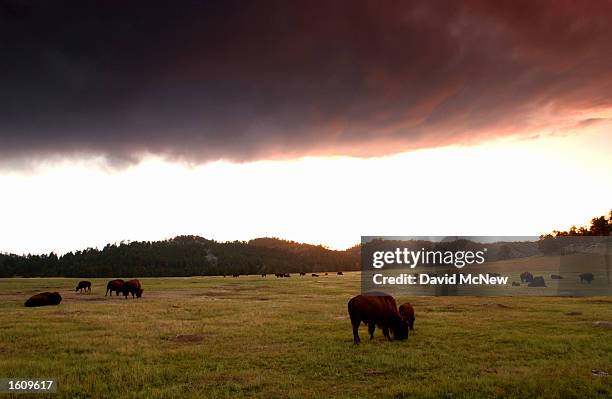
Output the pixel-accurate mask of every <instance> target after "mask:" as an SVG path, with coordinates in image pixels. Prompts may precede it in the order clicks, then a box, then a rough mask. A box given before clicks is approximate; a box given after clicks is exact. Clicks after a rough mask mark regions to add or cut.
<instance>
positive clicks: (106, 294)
mask: <svg viewBox="0 0 612 399" xmlns="http://www.w3.org/2000/svg"><path fill="white" fill-rule="evenodd" d="M107 295H108V288H107V289H106V294H104V296H107ZM111 295H113V293H112V292H111Z"/></svg>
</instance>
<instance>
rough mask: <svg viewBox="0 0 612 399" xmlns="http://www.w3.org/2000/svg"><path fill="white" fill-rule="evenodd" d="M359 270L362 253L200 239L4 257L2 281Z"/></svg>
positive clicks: (277, 242) (0, 256) (279, 242)
mask: <svg viewBox="0 0 612 399" xmlns="http://www.w3.org/2000/svg"><path fill="white" fill-rule="evenodd" d="M346 270H359V249H358V247H357V248H356V249H355V248H351V249H349V250H346V251H335V250H331V249H328V248H325V247H323V246H321V245H309V244H301V243H297V242H293V241H286V240H281V239H278V238H259V239H255V240H251V241H248V242H247V241H232V242H217V241H213V240H207V239H205V238H202V237H198V236H178V237H175V238H172V239H168V240H163V241H134V242H129V243H120V244H108V245H106V246H105V247H104V248H102V249H97V248H88V249H85V250H82V251H76V252H68V253H66V254H64V255H61V256H58V255H56V254H54V253H50V254H43V255H25V256H21V255H15V254H0V277H13V276H22V277H174V276H176V277H178V276H207V275H224V274H228V275H229V274H263V273H298V272H304V273H310V272H324V271H329V272H335V271H346Z"/></svg>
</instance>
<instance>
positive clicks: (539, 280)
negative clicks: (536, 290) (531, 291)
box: [527, 276, 546, 287]
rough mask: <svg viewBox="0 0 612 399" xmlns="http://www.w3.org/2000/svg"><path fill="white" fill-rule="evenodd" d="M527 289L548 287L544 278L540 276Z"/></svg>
mask: <svg viewBox="0 0 612 399" xmlns="http://www.w3.org/2000/svg"><path fill="white" fill-rule="evenodd" d="M527 287H546V283H545V282H544V277H542V276H538V277H534V278H533V280H532V281H531V282H530V283H529V284H527Z"/></svg>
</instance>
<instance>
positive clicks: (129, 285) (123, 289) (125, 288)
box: [24, 279, 144, 308]
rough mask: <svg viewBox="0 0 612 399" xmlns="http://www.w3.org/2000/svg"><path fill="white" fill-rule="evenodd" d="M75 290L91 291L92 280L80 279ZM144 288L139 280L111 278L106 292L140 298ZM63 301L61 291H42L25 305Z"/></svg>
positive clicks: (126, 297)
mask: <svg viewBox="0 0 612 399" xmlns="http://www.w3.org/2000/svg"><path fill="white" fill-rule="evenodd" d="M74 291H75V292H79V291H80V292H83V291H85V292H91V282H90V281H79V283H78V284H77V286H76V288H75V289H74ZM143 291H144V290H143V289H142V287H141V285H140V281H138V280H129V281H123V280H120V279H117V280H111V281H109V282H108V284H106V294H105V295H104V296H107V295H108V294H109V293H110V295H111V296H112V295H113V292H115V293H116V295H117V296H119V294H120V293H121V294H123V296H124V297H125V299H128V296H129V295H130V294H131V295H132V298H140V297H141V296H142V293H143ZM61 301H62V296H61V295H60V294H59V292H41V293H40V294H36V295H33V296H32V297H31V298H30V299H28V300H27V301H26V302H25V304H24V305H25V306H26V307H28V308H32V307H37V306H52V305H59V304H60V302H61Z"/></svg>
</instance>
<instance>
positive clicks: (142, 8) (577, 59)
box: [0, 0, 612, 162]
mask: <svg viewBox="0 0 612 399" xmlns="http://www.w3.org/2000/svg"><path fill="white" fill-rule="evenodd" d="M610 26H612V3H610V2H573V1H568V2H564V1H550V2H548V1H537V2H532V1H524V2H503V1H494V2H492V1H482V2H480V1H466V2H462V3H460V2H456V1H449V2H445V1H322V2H318V1H299V2H291V1H278V2H274V1H258V2H232V1H221V2H217V3H215V2H206V1H182V2H181V1H179V2H168V1H163V2H161V1H160V2H158V1H147V2H134V1H129V2H118V1H117V2H111V1H99V2H92V1H83V0H80V1H20V0H9V1H2V0H0V54H2V55H1V58H0V157H1V158H0V159H1V160H4V161H9V162H10V161H16V160H23V159H40V158H44V157H47V156H70V155H77V156H78V155H82V154H97V155H104V156H106V157H108V158H109V159H112V160H117V161H123V162H130V161H132V160H137V159H138V158H139V157H140V156H142V154H146V153H153V154H158V155H162V156H166V157H170V158H176V159H184V160H188V161H193V162H204V161H208V160H215V159H229V160H235V161H243V160H254V159H262V158H288V157H297V156H302V155H331V154H336V155H343V154H344V155H358V156H368V155H380V154H387V153H393V152H398V151H403V150H408V149H414V148H424V147H432V146H439V145H447V144H455V143H459V144H461V143H474V142H478V141H481V140H486V139H488V138H492V137H496V136H500V135H509V134H515V133H523V132H528V131H533V130H541V129H542V128H546V127H547V126H548V125H549V124H554V123H556V122H557V121H559V120H562V119H563V118H564V117H566V116H567V115H570V114H571V115H576V114H579V113H580V112H587V111H592V110H597V109H605V108H607V107H610V106H611V105H612V47H611V44H610V43H612V29H611V28H610ZM585 119H587V117H585ZM573 123H574V124H576V123H577V122H576V121H573ZM578 123H579V122H578ZM584 124H585V125H590V124H591V122H588V120H587V121H586V122H584ZM551 130H552V128H551Z"/></svg>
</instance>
